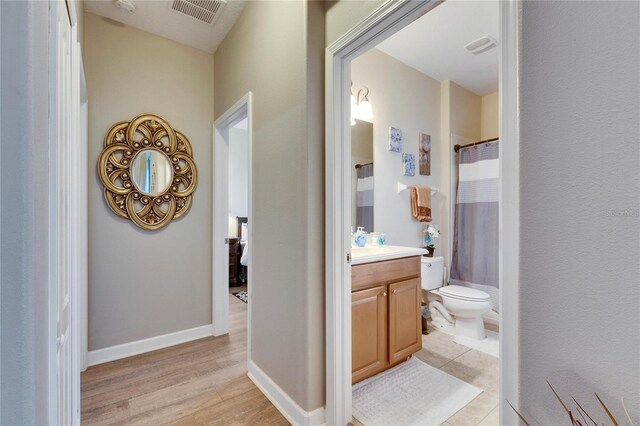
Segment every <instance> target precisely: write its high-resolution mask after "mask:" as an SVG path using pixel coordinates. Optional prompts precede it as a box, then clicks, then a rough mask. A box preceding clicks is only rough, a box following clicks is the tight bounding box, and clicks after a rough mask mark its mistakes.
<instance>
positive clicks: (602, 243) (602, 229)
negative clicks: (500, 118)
mask: <svg viewBox="0 0 640 426" xmlns="http://www.w3.org/2000/svg"><path fill="white" fill-rule="evenodd" d="M522 8H523V10H522V19H523V23H522V70H521V74H520V75H521V88H520V102H521V108H522V111H521V114H520V117H521V118H520V120H521V121H520V125H521V143H520V156H521V160H520V185H521V192H520V215H521V217H520V224H521V235H520V241H521V244H522V246H521V255H520V260H521V265H520V342H521V346H520V354H521V360H520V393H521V402H522V404H523V408H524V410H525V413H528V414H530V418H534V417H535V419H536V422H537V423H540V424H562V423H564V424H566V423H567V422H568V419H567V416H566V414H565V413H564V412H563V410H562V408H561V407H560V406H559V405H558V402H557V401H556V400H555V397H554V396H553V394H552V393H551V391H550V390H549V388H548V386H547V384H546V382H545V380H549V381H550V382H551V383H552V384H553V385H554V387H555V388H556V389H557V390H558V392H559V393H560V395H561V396H562V397H563V398H564V399H565V401H567V402H569V401H570V399H571V397H572V396H573V397H575V398H576V399H577V400H578V401H580V403H581V404H582V405H583V406H585V408H587V410H588V411H589V413H591V415H592V416H595V415H596V414H597V418H596V420H597V421H598V423H603V422H604V423H607V424H609V421H608V420H607V419H606V415H605V414H604V413H603V411H602V408H601V407H599V406H598V403H597V400H596V399H595V397H594V395H593V392H597V393H598V394H599V395H600V397H602V398H603V400H604V401H605V402H606V403H607V405H608V406H609V407H610V408H611V409H612V411H613V412H614V414H615V416H616V417H617V419H618V420H619V421H620V423H624V424H626V423H627V420H626V418H625V415H624V412H623V411H622V408H621V404H620V399H621V398H623V397H624V400H625V403H626V405H627V408H628V409H629V412H630V414H631V417H632V418H633V419H634V421H635V422H637V421H638V419H640V398H638V396H639V395H640V329H639V327H640V217H639V216H640V214H639V209H640V143H639V141H640V126H639V117H640V78H639V76H640V50H639V49H640V42H639V41H640V25H639V23H640V3H638V2H579V3H575V2H523V4H522ZM504 143H508V141H504ZM505 285H508V283H505ZM571 405H572V406H573V404H571Z"/></svg>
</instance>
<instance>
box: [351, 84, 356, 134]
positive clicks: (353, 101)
mask: <svg viewBox="0 0 640 426" xmlns="http://www.w3.org/2000/svg"><path fill="white" fill-rule="evenodd" d="M357 107H358V104H357V103H356V97H355V96H353V81H352V82H351V125H352V126H355V125H356V117H355V113H356V108H357Z"/></svg>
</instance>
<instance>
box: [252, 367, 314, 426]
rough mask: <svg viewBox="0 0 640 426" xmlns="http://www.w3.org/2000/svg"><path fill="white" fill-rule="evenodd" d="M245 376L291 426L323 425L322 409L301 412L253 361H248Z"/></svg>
mask: <svg viewBox="0 0 640 426" xmlns="http://www.w3.org/2000/svg"><path fill="white" fill-rule="evenodd" d="M248 370H249V372H248V373H247V375H248V376H249V378H250V379H251V381H253V383H254V384H255V385H256V386H257V387H258V389H260V391H262V393H263V394H264V395H265V396H266V397H267V398H268V399H269V401H271V403H272V404H273V405H274V406H275V407H276V408H277V409H278V411H280V413H282V415H283V416H284V417H285V418H286V419H287V420H288V421H289V422H290V423H291V424H293V425H301V426H319V425H324V424H325V416H324V413H325V409H324V407H320V408H317V409H315V410H313V411H305V410H303V409H302V408H301V407H300V406H299V405H298V404H296V402H295V401H294V400H293V399H291V397H290V396H289V395H287V393H286V392H285V391H284V390H282V389H281V388H280V386H278V385H277V384H276V383H275V382H274V381H273V380H271V378H270V377H269V376H267V374H266V373H265V372H264V371H262V369H260V367H258V366H257V365H256V364H255V363H254V362H253V361H249V365H248Z"/></svg>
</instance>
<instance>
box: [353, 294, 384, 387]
mask: <svg viewBox="0 0 640 426" xmlns="http://www.w3.org/2000/svg"><path fill="white" fill-rule="evenodd" d="M387 299H388V297H387V286H378V287H373V288H370V289H366V290H360V291H356V292H353V293H351V380H352V383H356V382H359V381H360V380H363V379H366V378H367V377H370V376H373V375H374V374H376V373H379V372H380V371H382V370H384V369H385V368H386V367H387V365H388V362H387Z"/></svg>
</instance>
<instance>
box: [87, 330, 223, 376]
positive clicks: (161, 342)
mask: <svg viewBox="0 0 640 426" xmlns="http://www.w3.org/2000/svg"><path fill="white" fill-rule="evenodd" d="M212 335H213V326H212V325H211V324H207V325H202V326H200V327H195V328H190V329H188V330H181V331H176V332H175V333H169V334H163V335H162V336H155V337H150V338H148V339H142V340H137V341H135V342H129V343H123V344H122V345H116V346H111V347H108V348H104V349H98V350H95V351H89V353H88V356H87V361H88V364H89V365H90V366H91V365H97V364H102V363H103V362H109V361H115V360H116V359H122V358H127V357H130V356H133V355H138V354H142V353H145V352H150V351H155V350H156V349H162V348H166V347H169V346H173V345H178V344H180V343H185V342H190V341H191V340H196V339H201V338H203V337H207V336H212Z"/></svg>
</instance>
